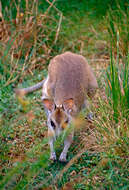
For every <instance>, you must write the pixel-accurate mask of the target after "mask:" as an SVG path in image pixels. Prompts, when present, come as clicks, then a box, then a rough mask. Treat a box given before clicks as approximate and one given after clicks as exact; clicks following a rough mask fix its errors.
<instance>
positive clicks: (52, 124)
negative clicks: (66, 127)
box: [51, 120, 56, 129]
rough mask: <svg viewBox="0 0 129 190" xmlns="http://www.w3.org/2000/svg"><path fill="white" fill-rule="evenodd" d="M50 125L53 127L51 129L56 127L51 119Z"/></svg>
mask: <svg viewBox="0 0 129 190" xmlns="http://www.w3.org/2000/svg"><path fill="white" fill-rule="evenodd" d="M51 126H52V127H53V129H55V128H56V126H55V123H54V122H53V121H52V120H51Z"/></svg>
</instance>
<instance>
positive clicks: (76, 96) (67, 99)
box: [15, 52, 98, 162]
mask: <svg viewBox="0 0 129 190" xmlns="http://www.w3.org/2000/svg"><path fill="white" fill-rule="evenodd" d="M41 87H42V102H43V105H44V108H45V111H46V114H47V125H48V134H49V138H50V141H49V144H50V159H51V160H56V153H55V151H54V141H55V139H56V136H59V135H60V134H61V132H62V131H63V130H64V129H65V128H69V127H70V123H71V122H72V119H74V118H76V116H77V114H78V113H79V112H80V111H81V109H82V108H83V107H84V106H85V107H86V99H87V95H88V96H90V97H93V96H94V95H95V92H96V89H97V88H98V84H97V81H96V78H95V76H94V74H93V72H92V69H91V68H90V66H89V65H88V63H87V61H86V60H85V58H84V57H83V56H81V55H78V54H75V53H71V52H65V53H63V54H61V55H57V56H55V57H54V58H53V59H52V60H51V61H50V64H49V66H48V76H47V78H46V79H45V80H43V81H42V82H40V83H38V84H37V85H34V86H32V87H29V88H25V89H16V90H15V91H16V93H19V92H21V91H23V92H24V94H26V93H29V92H32V91H34V90H37V89H39V88H41ZM50 134H51V135H50ZM73 134H74V131H73V130H72V131H70V133H69V134H68V135H67V137H66V139H65V141H64V149H63V151H62V153H61V155H60V157H59V161H61V162H66V156H67V152H68V149H69V147H70V145H71V143H72V140H73Z"/></svg>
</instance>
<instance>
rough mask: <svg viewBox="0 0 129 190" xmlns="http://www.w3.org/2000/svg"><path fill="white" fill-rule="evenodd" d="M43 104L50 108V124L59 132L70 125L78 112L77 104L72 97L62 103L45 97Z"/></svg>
mask: <svg viewBox="0 0 129 190" xmlns="http://www.w3.org/2000/svg"><path fill="white" fill-rule="evenodd" d="M43 104H44V106H45V108H46V109H47V110H48V125H49V126H51V127H52V128H53V129H54V130H55V131H57V133H58V132H59V133H60V132H61V131H62V130H63V129H65V128H66V127H67V126H68V125H69V123H70V122H71V120H72V117H74V115H75V113H76V106H75V104H74V100H73V99H72V98H71V99H68V100H66V101H64V102H63V104H60V105H57V104H55V103H54V101H53V100H49V99H44V100H43Z"/></svg>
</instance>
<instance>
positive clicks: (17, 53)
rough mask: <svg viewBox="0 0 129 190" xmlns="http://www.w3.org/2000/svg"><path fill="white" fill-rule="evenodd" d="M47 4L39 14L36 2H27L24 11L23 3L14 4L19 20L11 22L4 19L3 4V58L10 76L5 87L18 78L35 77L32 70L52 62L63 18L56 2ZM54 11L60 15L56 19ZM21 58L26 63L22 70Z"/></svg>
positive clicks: (0, 23)
mask: <svg viewBox="0 0 129 190" xmlns="http://www.w3.org/2000/svg"><path fill="white" fill-rule="evenodd" d="M13 2H14V3H15V1H13ZM47 2H48V4H49V6H48V8H47V10H46V11H45V12H44V13H39V12H38V10H37V9H38V1H36V0H34V1H32V3H29V2H28V0H26V7H25V10H24V12H21V11H20V7H19V5H20V4H18V5H17V4H16V3H15V6H16V12H17V15H16V18H15V19H9V18H8V20H5V19H4V17H3V15H2V6H1V4H0V19H1V20H0V42H1V43H0V45H1V50H0V55H1V56H2V57H3V58H2V62H3V64H4V72H7V73H10V76H9V78H8V80H7V81H6V84H5V86H8V85H9V84H11V83H13V82H15V81H16V80H17V79H19V80H22V79H23V78H24V76H25V75H26V73H28V72H29V73H30V74H31V75H32V76H33V71H34V70H35V69H37V68H38V69H44V68H45V64H46V63H47V61H48V60H49V59H50V57H51V53H52V48H53V46H55V45H56V43H57V40H58V36H59V32H60V27H61V22H62V18H63V16H62V13H61V12H60V11H59V10H58V9H57V8H56V7H55V6H54V2H55V0H53V1H52V2H50V1H48V0H47ZM51 9H54V11H56V12H57V15H58V17H57V18H55V17H53V16H52V15H51V14H50V10H51ZM6 11H8V10H6ZM51 25H53V29H52V28H51V27H50V26H51ZM52 41H53V43H52ZM52 44H53V45H52ZM22 58H24V63H23V64H22V66H21V68H20V69H19V63H20V62H21V60H22ZM39 63H40V64H39ZM8 65H9V69H8ZM14 75H15V76H14Z"/></svg>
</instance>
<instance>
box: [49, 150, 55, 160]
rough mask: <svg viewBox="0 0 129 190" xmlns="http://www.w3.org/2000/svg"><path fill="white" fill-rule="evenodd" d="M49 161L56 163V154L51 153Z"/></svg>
mask: <svg viewBox="0 0 129 190" xmlns="http://www.w3.org/2000/svg"><path fill="white" fill-rule="evenodd" d="M50 160H52V161H56V153H55V152H52V153H51V155H50Z"/></svg>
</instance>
